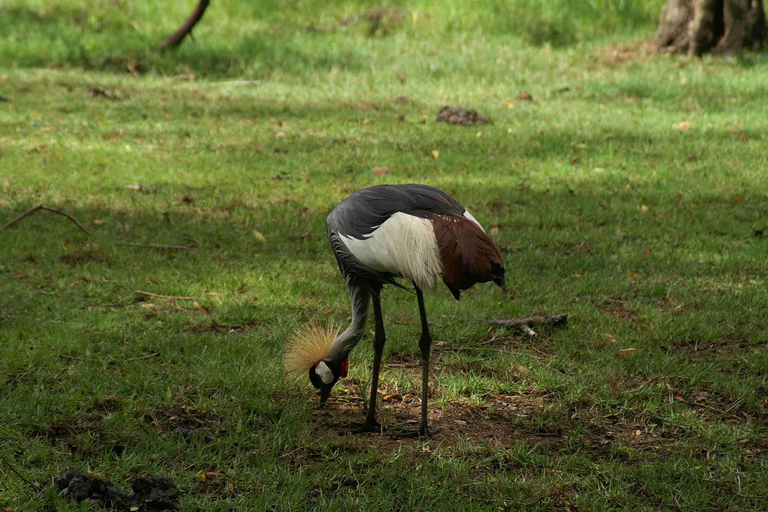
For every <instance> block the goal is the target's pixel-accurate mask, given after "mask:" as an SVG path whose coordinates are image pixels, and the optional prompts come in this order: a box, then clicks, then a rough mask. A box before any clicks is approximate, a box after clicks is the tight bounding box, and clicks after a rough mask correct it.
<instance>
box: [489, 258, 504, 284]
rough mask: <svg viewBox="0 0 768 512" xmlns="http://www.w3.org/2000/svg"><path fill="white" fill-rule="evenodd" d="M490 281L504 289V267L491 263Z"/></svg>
mask: <svg viewBox="0 0 768 512" xmlns="http://www.w3.org/2000/svg"><path fill="white" fill-rule="evenodd" d="M491 281H493V282H494V283H496V284H497V285H499V286H500V287H502V288H504V285H505V284H506V279H505V277H504V267H502V266H501V265H500V264H498V263H494V262H491Z"/></svg>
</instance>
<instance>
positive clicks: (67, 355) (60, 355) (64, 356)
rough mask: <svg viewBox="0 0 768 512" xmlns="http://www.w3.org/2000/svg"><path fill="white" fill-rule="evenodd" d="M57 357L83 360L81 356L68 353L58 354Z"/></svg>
mask: <svg viewBox="0 0 768 512" xmlns="http://www.w3.org/2000/svg"><path fill="white" fill-rule="evenodd" d="M59 357H63V358H64V359H73V360H75V361H82V360H83V358H82V357H77V356H71V355H69V354H59Z"/></svg>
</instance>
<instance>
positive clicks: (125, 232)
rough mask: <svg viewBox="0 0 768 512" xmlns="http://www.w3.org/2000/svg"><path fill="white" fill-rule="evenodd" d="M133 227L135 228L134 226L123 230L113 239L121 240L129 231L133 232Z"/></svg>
mask: <svg viewBox="0 0 768 512" xmlns="http://www.w3.org/2000/svg"><path fill="white" fill-rule="evenodd" d="M134 227H135V226H130V227H129V228H128V229H126V230H125V231H124V232H123V233H121V234H119V235H117V236H116V237H115V240H119V239H121V238H123V237H124V236H125V235H127V234H128V233H130V232H131V231H133V228H134Z"/></svg>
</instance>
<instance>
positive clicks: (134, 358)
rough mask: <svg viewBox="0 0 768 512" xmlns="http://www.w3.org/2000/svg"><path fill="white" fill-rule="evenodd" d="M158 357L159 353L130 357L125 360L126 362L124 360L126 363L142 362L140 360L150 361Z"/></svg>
mask: <svg viewBox="0 0 768 512" xmlns="http://www.w3.org/2000/svg"><path fill="white" fill-rule="evenodd" d="M159 355H160V352H152V353H151V354H147V355H145V356H140V357H132V358H130V359H127V360H126V362H130V361H140V360H142V359H151V358H153V357H157V356H159Z"/></svg>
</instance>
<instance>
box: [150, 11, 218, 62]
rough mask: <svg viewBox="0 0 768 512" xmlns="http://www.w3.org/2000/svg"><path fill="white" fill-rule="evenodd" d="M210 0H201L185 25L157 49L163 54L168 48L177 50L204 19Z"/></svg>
mask: <svg viewBox="0 0 768 512" xmlns="http://www.w3.org/2000/svg"><path fill="white" fill-rule="evenodd" d="M209 3H210V0H200V1H199V2H198V3H197V5H196V6H195V10H193V11H192V14H190V15H189V17H188V18H187V19H186V20H185V21H184V23H183V24H182V25H181V26H180V27H179V28H178V29H177V30H176V32H174V33H173V34H171V35H170V36H168V37H167V38H166V40H165V41H163V42H162V44H161V45H160V46H159V47H158V48H157V50H158V51H160V52H163V51H165V50H167V49H168V48H175V47H176V46H179V45H180V44H181V42H182V41H183V40H184V38H185V37H187V36H188V35H189V34H191V33H192V29H193V28H194V27H195V25H197V22H198V21H200V19H202V17H203V14H205V10H206V9H207V8H208V4H209Z"/></svg>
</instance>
